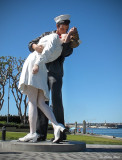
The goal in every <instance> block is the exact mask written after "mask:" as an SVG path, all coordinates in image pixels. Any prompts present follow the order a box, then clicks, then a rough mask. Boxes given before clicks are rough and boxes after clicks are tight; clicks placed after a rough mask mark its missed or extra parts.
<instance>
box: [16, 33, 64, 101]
mask: <svg viewBox="0 0 122 160" xmlns="http://www.w3.org/2000/svg"><path fill="white" fill-rule="evenodd" d="M61 44H62V42H61V40H60V38H59V36H58V35H57V34H56V33H52V34H50V35H47V36H45V37H43V38H41V39H40V40H39V43H38V45H43V46H44V49H43V52H42V53H41V54H39V53H38V52H36V51H34V52H32V53H31V54H30V55H29V56H28V57H27V59H26V60H25V62H24V65H23V68H22V73H21V76H20V80H19V86H18V88H19V89H20V90H21V92H22V93H23V94H27V93H28V85H30V86H33V87H35V88H38V89H41V90H43V92H44V96H45V100H49V90H48V85H47V69H46V65H45V63H49V62H52V61H54V60H56V59H57V58H58V57H59V56H60V55H61V52H62V45H61ZM34 64H37V65H38V66H39V71H38V73H36V74H32V68H33V66H34Z"/></svg>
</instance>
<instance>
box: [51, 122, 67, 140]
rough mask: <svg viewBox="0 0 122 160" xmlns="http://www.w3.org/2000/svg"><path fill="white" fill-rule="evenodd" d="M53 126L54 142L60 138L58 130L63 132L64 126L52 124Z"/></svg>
mask: <svg viewBox="0 0 122 160" xmlns="http://www.w3.org/2000/svg"><path fill="white" fill-rule="evenodd" d="M53 127H54V136H55V139H54V140H53V143H56V142H57V141H58V140H59V138H60V131H61V132H64V131H65V127H64V125H63V124H58V125H54V126H53Z"/></svg>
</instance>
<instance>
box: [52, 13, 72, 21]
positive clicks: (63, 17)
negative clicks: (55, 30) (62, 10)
mask: <svg viewBox="0 0 122 160" xmlns="http://www.w3.org/2000/svg"><path fill="white" fill-rule="evenodd" d="M54 20H55V22H56V23H59V22H61V21H62V22H63V21H65V20H69V21H70V15H69V14H64V15H60V16H58V17H55V18H54Z"/></svg>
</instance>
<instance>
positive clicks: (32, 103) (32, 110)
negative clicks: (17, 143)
mask: <svg viewBox="0 0 122 160" xmlns="http://www.w3.org/2000/svg"><path fill="white" fill-rule="evenodd" d="M37 95H38V89H37V88H34V87H32V86H28V100H29V111H28V114H29V124H30V133H35V132H36V122H37Z"/></svg>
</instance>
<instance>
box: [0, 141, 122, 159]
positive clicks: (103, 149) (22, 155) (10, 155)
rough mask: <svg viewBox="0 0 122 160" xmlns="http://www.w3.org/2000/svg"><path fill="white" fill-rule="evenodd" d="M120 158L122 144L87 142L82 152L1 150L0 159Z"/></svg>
mask: <svg viewBox="0 0 122 160" xmlns="http://www.w3.org/2000/svg"><path fill="white" fill-rule="evenodd" d="M15 159H16V160H122V145H92V144H87V145H86V150H85V151H82V152H60V153H59V152H10V151H4V150H2V147H1V144H0V160H15Z"/></svg>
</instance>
